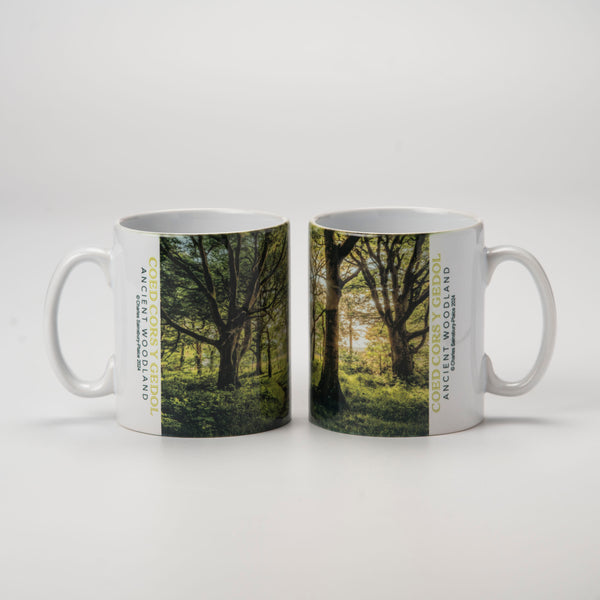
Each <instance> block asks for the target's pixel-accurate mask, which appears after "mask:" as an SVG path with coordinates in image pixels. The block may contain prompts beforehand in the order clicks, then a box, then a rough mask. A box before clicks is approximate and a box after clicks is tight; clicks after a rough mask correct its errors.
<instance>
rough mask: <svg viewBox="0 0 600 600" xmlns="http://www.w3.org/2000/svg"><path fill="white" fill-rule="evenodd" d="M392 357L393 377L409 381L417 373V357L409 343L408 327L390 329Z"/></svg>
mask: <svg viewBox="0 0 600 600" xmlns="http://www.w3.org/2000/svg"><path fill="white" fill-rule="evenodd" d="M388 336H389V340H390V348H391V356H392V375H393V376H394V377H395V378H397V379H400V380H401V381H409V380H410V379H411V378H412V377H413V375H414V372H415V357H414V353H413V351H412V348H411V347H410V344H409V343H408V332H407V331H406V325H402V326H400V327H390V328H388Z"/></svg>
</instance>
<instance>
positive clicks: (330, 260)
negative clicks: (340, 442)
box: [316, 229, 358, 414]
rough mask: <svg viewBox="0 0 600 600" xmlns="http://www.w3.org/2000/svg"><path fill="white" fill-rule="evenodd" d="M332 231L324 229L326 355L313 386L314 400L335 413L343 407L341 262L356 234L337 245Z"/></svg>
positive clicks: (344, 406) (352, 245)
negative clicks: (317, 380)
mask: <svg viewBox="0 0 600 600" xmlns="http://www.w3.org/2000/svg"><path fill="white" fill-rule="evenodd" d="M333 234H334V232H333V231H332V230H330V229H325V230H324V232H323V236H324V238H325V286H326V291H327V293H326V299H325V355H324V357H323V369H322V371H321V379H320V381H319V385H318V386H317V389H316V396H317V397H316V400H317V402H318V404H320V405H321V406H322V407H323V408H324V409H325V410H326V411H328V412H331V413H334V414H335V413H338V412H340V410H343V409H344V408H346V406H347V403H346V398H345V397H344V394H343V392H342V388H341V387H340V380H339V364H340V351H339V341H340V334H339V306H340V298H341V297H342V288H343V286H344V283H345V282H342V279H341V277H340V264H341V262H342V260H343V259H344V258H345V257H346V256H347V255H348V254H349V253H350V251H351V250H352V248H353V247H354V246H355V245H356V242H357V241H358V238H352V237H348V238H346V241H345V242H344V243H343V244H341V245H337V244H336V243H335V242H334V238H333Z"/></svg>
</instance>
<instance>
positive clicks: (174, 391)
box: [160, 225, 289, 437]
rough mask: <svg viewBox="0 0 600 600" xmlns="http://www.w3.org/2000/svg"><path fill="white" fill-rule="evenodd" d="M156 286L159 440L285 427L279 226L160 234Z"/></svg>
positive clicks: (283, 267)
mask: <svg viewBox="0 0 600 600" xmlns="http://www.w3.org/2000/svg"><path fill="white" fill-rule="evenodd" d="M160 285H161V351H162V431H163V435H171V436H186V437H196V436H202V437H207V436H226V435H241V434H247V433H256V432H259V431H265V430H267V429H272V428H274V427H277V426H279V425H282V424H284V423H286V422H287V421H288V420H289V386H288V232H287V225H282V226H280V227H275V228H272V229H268V230H259V231H250V232H245V233H232V234H226V235H202V236H190V235H186V236H179V237H166V236H165V237H161V240H160Z"/></svg>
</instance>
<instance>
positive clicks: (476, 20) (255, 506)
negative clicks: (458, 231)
mask: <svg viewBox="0 0 600 600" xmlns="http://www.w3.org/2000/svg"><path fill="white" fill-rule="evenodd" d="M283 4H285V3H283ZM283 4H282V3H277V2H269V1H266V0H259V1H258V2H257V3H251V4H248V5H244V4H243V3H242V4H239V5H235V6H234V5H231V6H230V4H229V3H211V2H207V3H199V4H194V3H185V2H170V3H161V2H151V3H144V4H143V6H142V5H141V4H137V3H134V2H129V1H128V0H126V1H124V2H119V3H114V4H111V3H105V2H98V3H96V2H89V3H80V4H78V3H68V2H63V1H62V0H60V1H58V2H55V3H44V2H41V1H36V0H34V1H32V2H27V3H24V2H20V1H19V2H17V1H12V0H8V1H7V2H3V3H2V5H1V6H0V76H1V80H2V82H3V84H2V85H3V91H2V93H1V94H0V130H1V131H2V134H1V136H0V137H1V139H0V201H1V206H0V208H1V210H0V219H1V221H0V222H1V224H2V228H1V231H2V236H0V257H1V259H0V282H1V283H0V340H1V342H0V386H1V389H2V400H1V404H0V406H1V410H0V598H1V599H2V600H5V599H6V600H15V599H16V600H21V599H26V600H30V599H38V598H43V599H48V598H50V599H61V600H63V599H64V600H71V599H73V600H75V599H76V600H81V599H86V600H87V599H91V600H95V599H105V598H110V599H113V598H117V599H120V598H124V599H129V598H134V599H136V598H140V599H142V598H143V599H144V600H150V599H155V598H156V599H162V598H202V599H204V598H206V599H213V598H218V599H221V598H223V599H228V600H233V599H237V598H239V599H250V600H252V599H262V598H277V599H288V598H289V599H292V600H294V599H313V598H317V599H319V598H327V599H331V598H340V599H372V598H394V599H396V598H443V599H447V598H460V599H462V598H465V599H481V598H485V599H486V600H487V599H496V598H502V599H504V598H506V599H511V600H512V599H514V598H523V599H527V600H529V599H532V598H534V599H537V598H540V599H544V600H546V599H568V600H573V599H583V600H598V599H600V403H599V400H600V394H599V392H598V389H599V384H598V377H599V374H600V368H599V366H598V365H599V361H598V356H599V350H598V348H599V338H600V328H599V325H598V323H599V319H598V306H599V302H598V299H599V298H600V284H599V278H598V274H599V269H598V265H599V263H600V252H599V250H598V235H597V232H598V222H599V217H600V202H599V200H598V198H599V197H600V170H599V169H598V164H600V143H599V140H600V120H599V118H598V106H600V82H599V78H598V73H600V36H598V35H597V33H598V31H599V30H600V10H598V7H597V5H596V4H594V3H591V2H584V1H576V0H574V1H573V2H570V3H565V4H561V3H557V4H555V3H544V2H531V3H522V2H516V1H515V2H512V1H509V2H498V3H489V4H488V3H486V5H485V8H483V5H481V4H480V3H469V2H467V1H460V2H455V3H454V2H453V3H439V5H438V4H436V3H427V2H425V3H421V2H414V3H411V2H406V3H378V2H375V3H374V2H362V1H361V0H357V1H356V2H350V3H346V2H345V3H339V2H335V1H330V0H323V1H321V2H318V3H312V2H307V3H300V4H297V5H289V6H288V5H287V4H286V6H285V7H284V6H283ZM559 4H560V6H559ZM430 5H431V6H430ZM434 5H435V6H434ZM394 204H401V205H417V206H425V205H433V206H441V207H443V208H454V209H459V210H464V211H467V212H471V213H476V214H479V215H480V216H482V217H483V218H484V220H485V223H486V239H487V242H488V244H489V245H497V244H516V245H520V246H523V247H525V248H527V249H529V250H530V251H532V252H533V253H534V254H535V255H537V256H538V257H539V258H540V260H541V262H542V263H543V265H544V267H545V269H546V271H547V272H548V275H549V277H550V280H551V281H552V284H553V287H554V290H555V293H556V299H557V305H558V316H559V328H558V338H557V347H556V352H555V356H554V358H553V361H552V364H551V366H550V369H549V371H548V373H547V375H546V376H545V378H544V379H543V380H542V382H541V383H540V384H539V386H538V387H536V388H535V389H534V390H533V391H532V392H530V393H529V394H527V395H526V396H524V397H521V398H512V399H507V398H498V397H494V396H487V397H486V420H485V422H484V423H483V424H482V425H480V426H478V427H476V428H474V429H471V430H469V431H466V432H462V433H457V434H452V435H447V436H440V437H432V438H416V439H377V438H362V437H354V436H345V435H341V434H336V433H332V432H329V431H325V430H321V429H319V428H317V427H315V426H312V425H310V424H309V423H308V420H307V413H308V385H307V382H308V371H307V369H308V365H307V361H306V359H305V357H306V356H308V332H307V323H308V305H307V280H308V274H307V264H308V261H307V233H306V224H307V221H308V219H309V218H310V217H311V216H313V215H314V214H316V213H319V212H322V211H328V210H335V209H340V208H343V207H359V206H366V205H394ZM178 206H231V207H241V208H255V209H262V210H269V211H273V212H277V213H281V214H285V215H287V216H288V217H290V218H291V221H292V247H291V252H292V286H291V305H292V310H291V314H292V372H293V385H292V412H293V420H292V423H291V424H289V425H288V426H286V427H283V428H281V429H278V430H274V431H271V432H268V433H264V434H259V435H252V436H247V437H240V438H225V439H208V440H203V439H196V440H193V439H192V440H188V439H169V438H160V437H153V436H148V435H143V434H138V433H134V432H131V431H127V430H125V429H122V428H120V427H119V426H118V425H117V424H116V422H115V419H114V412H115V411H114V398H113V397H108V398H100V399H93V400H90V399H81V398H77V397H74V396H72V395H70V394H69V393H68V392H66V391H65V390H63V389H62V387H61V386H60V384H59V383H58V381H57V380H56V379H55V378H54V375H53V374H52V372H51V370H50V367H49V364H48V361H47V359H46V356H45V352H44V345H43V339H42V335H41V332H42V308H43V301H44V294H45V289H46V286H47V283H48V280H49V278H50V275H51V273H52V270H53V269H54V267H55V265H56V264H57V263H58V261H59V260H60V258H61V257H62V256H63V255H64V254H65V253H66V252H67V251H69V250H71V249H74V248H77V247H82V246H100V247H108V246H110V244H111V227H112V223H114V221H115V220H116V219H117V218H119V217H121V216H123V215H126V214H131V213H135V212H139V211H144V210H152V209H159V208H173V207H178ZM486 310H487V315H486V351H487V352H488V353H489V354H490V355H491V356H492V358H493V359H494V361H495V364H496V366H497V370H498V371H499V373H500V374H501V375H505V376H509V377H516V376H519V375H521V374H523V373H524V372H525V371H526V369H527V366H528V365H529V364H531V361H532V360H533V358H534V356H535V352H536V347H537V343H538V337H539V331H540V318H539V303H538V301H537V299H536V296H535V291H534V288H533V285H532V284H531V282H530V281H529V279H528V278H527V276H526V275H525V274H524V273H523V272H522V271H521V270H519V268H518V267H514V268H513V267H502V268H501V269H499V271H498V272H497V273H496V274H495V276H494V280H493V283H492V285H491V286H490V288H489V290H488V295H487V306H486ZM506 315H510V318H507V317H506ZM60 329H61V336H62V340H63V343H64V347H65V352H66V354H67V356H68V358H69V360H70V362H71V364H72V365H73V368H74V369H75V370H76V371H77V372H78V373H80V374H81V375H83V376H86V377H92V376H95V375H98V374H99V373H100V372H101V369H102V368H103V365H104V363H105V361H106V359H107V357H108V355H109V354H110V353H111V351H112V343H113V342H112V340H113V330H112V309H111V292H110V290H109V289H108V288H107V287H106V285H105V283H104V281H103V279H102V276H101V274H100V273H99V271H97V270H96V269H95V268H94V266H89V265H84V266H82V267H80V268H79V269H78V270H77V271H76V272H75V273H74V274H73V276H72V278H71V279H70V280H69V282H68V284H67V287H66V289H65V295H64V298H63V302H62V304H61V314H60Z"/></svg>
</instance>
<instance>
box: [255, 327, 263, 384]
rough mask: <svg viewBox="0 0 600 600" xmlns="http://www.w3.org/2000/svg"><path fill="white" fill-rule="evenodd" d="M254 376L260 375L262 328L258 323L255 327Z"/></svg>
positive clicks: (261, 368)
mask: <svg viewBox="0 0 600 600" xmlns="http://www.w3.org/2000/svg"><path fill="white" fill-rule="evenodd" d="M255 344H256V374H257V375H258V376H260V375H262V370H263V367H262V326H261V324H260V323H258V324H257V326H256V337H255Z"/></svg>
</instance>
